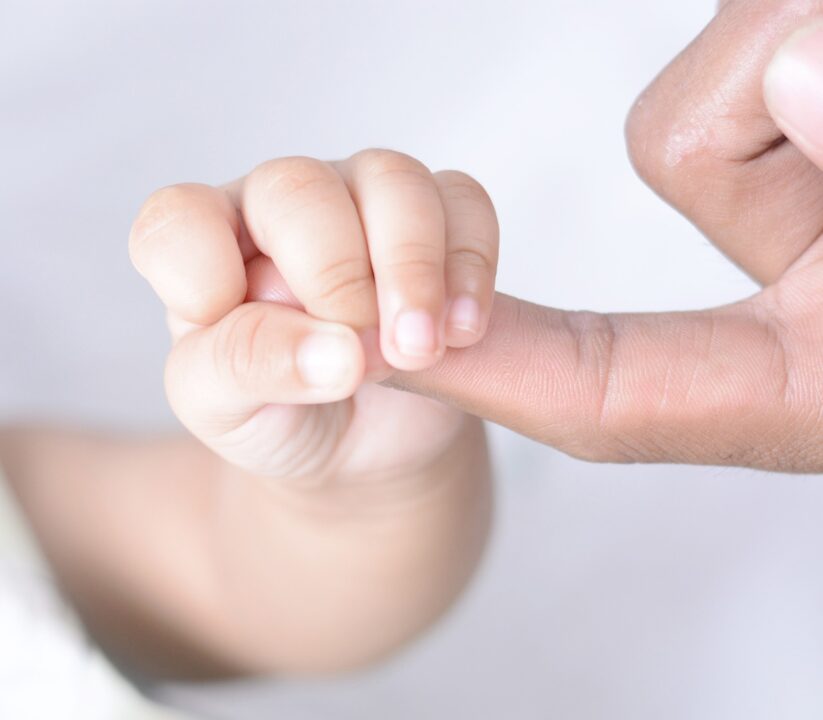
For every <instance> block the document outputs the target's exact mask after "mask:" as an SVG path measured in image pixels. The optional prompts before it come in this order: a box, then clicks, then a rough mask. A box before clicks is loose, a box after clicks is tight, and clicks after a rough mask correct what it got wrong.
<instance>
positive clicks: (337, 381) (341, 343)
mask: <svg viewBox="0 0 823 720" xmlns="http://www.w3.org/2000/svg"><path fill="white" fill-rule="evenodd" d="M353 364H354V362H353V358H352V344H351V342H350V340H348V339H347V338H346V337H345V336H343V335H341V334H339V333H334V332H317V333H313V334H312V335H308V336H307V337H306V338H304V340H303V342H301V343H300V347H299V348H298V349H297V369H298V372H299V373H300V377H302V378H303V382H305V383H306V385H310V386H311V387H315V388H318V389H330V388H335V387H338V386H340V385H343V384H344V383H345V382H346V381H347V379H348V378H349V376H350V375H351V372H352V366H353Z"/></svg>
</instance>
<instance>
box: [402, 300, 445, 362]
mask: <svg viewBox="0 0 823 720" xmlns="http://www.w3.org/2000/svg"><path fill="white" fill-rule="evenodd" d="M394 344H395V345H396V346H397V349H398V350H399V351H400V352H401V353H402V354H403V355H409V356H413V357H422V356H426V355H433V354H434V353H436V352H437V333H436V331H435V327H434V320H433V318H432V316H431V315H430V314H429V313H427V312H425V311H424V310H404V311H403V312H401V313H400V314H399V315H398V316H397V317H396V318H395V320H394Z"/></svg>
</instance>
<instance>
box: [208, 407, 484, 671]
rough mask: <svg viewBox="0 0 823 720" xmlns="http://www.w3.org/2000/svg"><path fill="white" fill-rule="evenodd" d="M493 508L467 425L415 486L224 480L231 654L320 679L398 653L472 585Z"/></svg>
mask: <svg viewBox="0 0 823 720" xmlns="http://www.w3.org/2000/svg"><path fill="white" fill-rule="evenodd" d="M490 500H491V492H490V482H489V466H488V458H487V454H486V445H485V438H484V433H483V428H482V425H481V423H480V422H479V421H477V420H476V419H474V418H466V419H465V423H464V426H463V428H462V430H461V431H460V432H459V433H458V435H457V437H456V440H455V442H454V443H453V444H452V445H451V446H450V447H449V448H448V449H447V451H446V452H445V453H444V454H443V455H442V456H441V457H440V458H439V459H438V460H437V462H436V464H435V465H434V466H432V467H429V468H426V469H425V470H421V471H419V472H418V473H417V474H415V475H413V476H405V477H392V478H386V477H379V478H378V477H375V478H369V479H365V478H364V479H361V480H358V481H355V482H350V483H340V484H335V483H334V482H333V481H332V482H326V483H323V484H320V485H319V486H317V487H314V488H312V487H310V486H309V487H307V486H306V485H301V487H298V488H295V487H291V486H289V485H287V484H286V485H284V484H281V483H274V484H271V483H267V482H265V481H261V480H260V479H259V478H253V477H249V476H239V475H238V474H237V473H235V472H233V471H231V470H227V472H226V474H225V475H224V476H223V477H222V478H221V479H220V480H219V481H218V483H217V496H216V503H215V508H216V510H217V512H216V514H215V517H214V539H215V542H214V546H213V547H214V552H215V557H216V561H217V567H218V571H219V572H220V582H219V586H220V587H221V588H222V589H223V591H224V592H225V598H224V601H223V602H224V603H225V606H226V607H228V608H231V609H232V610H231V614H230V615H231V616H230V617H228V618H227V619H228V620H229V622H227V623H226V624H225V627H224V637H223V641H224V642H225V644H226V652H227V654H231V655H236V656H237V658H238V659H239V660H241V662H245V663H248V666H249V667H250V669H252V670H267V669H271V670H275V671H277V670H280V671H296V672H326V671H333V670H338V669H343V668H349V667H354V666H358V665H362V664H364V663H368V662H370V661H373V660H375V659H377V658H379V657H380V656H382V655H385V654H386V653H387V652H390V651H391V650H393V649H395V648H397V647H398V646H400V645H402V644H403V643H404V642H405V641H407V640H409V639H410V638H412V637H413V636H415V635H416V634H417V633H419V632H420V631H421V630H422V629H424V628H425V627H426V626H428V625H429V624H430V623H431V622H432V621H433V620H434V619H435V618H436V617H438V616H439V615H440V614H441V613H442V612H443V611H444V610H445V609H446V608H447V607H448V606H449V605H450V604H451V602H452V600H453V599H454V598H455V597H456V596H457V594H458V593H459V592H460V590H461V589H462V588H463V586H464V585H465V583H466V581H467V580H468V578H469V577H470V576H471V573H472V571H473V570H474V568H475V566H476V563H477V561H478V559H479V556H480V554H481V551H482V549H483V546H484V543H485V539H486V536H487V532H488V526H489V516H490V508H491V502H490Z"/></svg>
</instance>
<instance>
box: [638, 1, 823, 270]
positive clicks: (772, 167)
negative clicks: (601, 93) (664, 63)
mask: <svg viewBox="0 0 823 720" xmlns="http://www.w3.org/2000/svg"><path fill="white" fill-rule="evenodd" d="M821 13H823V2H821V0H809V2H796V1H794V0H730V1H729V2H726V3H723V4H722V5H721V7H720V10H719V12H718V14H717V16H716V17H715V19H714V20H713V21H712V22H711V23H710V24H709V25H708V27H706V29H705V30H704V31H703V32H702V33H701V34H700V35H699V36H698V37H697V38H696V39H695V40H694V42H692V43H691V45H689V47H688V48H686V49H685V50H684V51H683V52H682V53H681V54H680V55H679V56H678V57H677V58H676V59H675V60H674V61H673V62H672V63H671V64H670V65H669V66H668V67H667V68H666V69H665V70H664V71H663V72H662V73H661V74H660V75H659V76H658V77H657V78H656V79H655V80H654V81H653V82H652V84H651V85H650V86H649V88H648V89H647V90H646V91H645V92H643V94H642V95H641V96H640V97H639V98H638V100H637V102H636V103H635V105H634V107H633V109H632V112H631V113H630V115H629V119H628V122H627V125H626V136H627V141H628V146H629V152H630V156H631V158H632V161H633V163H634V165H635V168H636V169H637V171H638V173H639V174H640V175H641V177H643V178H644V179H645V180H646V181H647V182H648V183H649V184H650V185H651V187H652V188H653V189H654V190H655V191H656V192H658V193H659V194H660V195H661V196H662V197H663V198H664V199H666V200H667V201H668V202H670V203H671V204H672V205H673V206H674V207H675V208H677V209H678V210H680V211H681V212H682V213H684V214H685V215H686V216H687V217H688V218H689V219H691V220H692V221H693V222H694V223H695V224H696V225H697V226H698V227H699V228H700V229H701V230H703V231H704V232H705V233H706V235H707V236H708V237H709V238H710V239H711V240H712V241H713V242H714V243H715V244H717V245H718V247H720V248H721V249H722V250H723V251H724V252H725V253H726V254H727V255H728V256H729V257H730V258H731V259H732V260H734V261H735V262H736V263H737V264H738V265H740V266H741V267H742V268H743V269H745V270H746V271H747V272H748V273H749V274H751V275H752V276H753V277H754V278H756V279H758V280H759V281H761V282H763V283H770V282H773V281H774V280H776V279H777V278H778V277H780V275H781V274H782V273H783V272H784V271H785V270H786V268H788V267H789V266H790V265H791V264H792V263H793V262H794V261H795V260H796V259H797V258H798V257H799V256H800V255H801V254H802V253H803V252H804V251H805V250H806V249H807V248H808V247H809V245H810V244H811V243H812V242H813V241H814V240H815V239H816V238H817V237H818V236H819V235H820V233H821V231H822V230H823V173H821V171H820V170H819V169H818V168H817V167H815V165H814V164H813V163H811V162H809V160H808V159H807V158H806V157H805V156H804V155H803V153H801V152H800V150H799V149H798V148H797V147H795V145H794V144H792V143H789V142H785V138H784V136H783V133H782V131H781V129H780V128H778V126H777V125H776V124H775V122H774V120H773V119H772V117H771V115H770V114H769V111H768V109H767V107H766V104H765V102H764V99H763V90H762V80H763V74H764V71H765V68H766V66H767V64H768V62H769V60H770V59H771V57H772V55H773V54H774V52H775V50H776V48H777V47H778V46H779V45H780V44H781V42H782V41H783V40H784V39H785V38H786V37H788V36H789V35H790V34H791V33H792V32H793V31H794V30H795V29H796V28H798V27H799V26H801V25H804V24H805V23H807V22H808V21H809V19H810V18H813V17H815V16H817V15H820V14H821ZM786 218H791V222H788V223H787V222H786Z"/></svg>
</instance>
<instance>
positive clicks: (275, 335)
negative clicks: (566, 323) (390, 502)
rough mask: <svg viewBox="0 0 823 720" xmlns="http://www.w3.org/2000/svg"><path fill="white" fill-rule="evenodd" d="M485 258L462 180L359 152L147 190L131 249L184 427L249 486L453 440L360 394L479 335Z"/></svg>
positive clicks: (489, 291) (403, 462)
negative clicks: (159, 315) (155, 305)
mask: <svg viewBox="0 0 823 720" xmlns="http://www.w3.org/2000/svg"><path fill="white" fill-rule="evenodd" d="M497 244H498V227H497V221H496V218H495V213H494V209H493V206H492V204H491V201H490V200H489V198H488V195H487V194H486V193H485V191H484V190H483V188H482V187H481V186H480V185H479V184H478V183H477V182H476V181H475V180H473V179H472V178H470V177H468V176H467V175H465V174H464V173H460V172H455V171H442V172H438V173H434V174H432V173H431V172H429V170H428V169H427V168H426V167H425V166H424V165H422V164H421V163H420V162H418V161H417V160H414V159H413V158H411V157H408V156H407V155H403V154H401V153H396V152H391V151H386V150H366V151H362V152H359V153H357V154H355V155H353V156H352V157H350V158H348V159H346V160H343V161H339V162H323V161H320V160H315V159H311V158H305V157H291V158H282V159H277V160H271V161H269V162H266V163H263V164H262V165H260V166H259V167H257V168H256V169H255V170H253V171H252V172H251V173H250V174H249V175H247V176H246V177H244V178H242V179H240V180H237V181H235V182H233V183H229V184H228V185H225V186H222V187H219V188H215V187H210V186H206V185H194V184H185V185H176V186H172V187H168V188H164V189H162V190H159V191H157V192H155V193H154V194H153V195H152V196H151V197H150V198H149V199H148V200H147V201H146V203H145V204H144V206H143V208H142V209H141V210H140V213H139V215H138V217H137V219H136V221H135V223H134V225H133V227H132V231H131V235H130V239H129V250H130V254H131V258H132V261H133V262H134V264H135V266H136V267H137V269H138V271H139V272H140V273H141V274H142V275H144V276H145V277H146V278H147V279H148V281H149V282H150V283H151V285H152V287H153V288H154V290H155V291H156V292H157V294H158V295H159V297H160V299H161V300H162V301H163V302H164V304H165V305H166V307H167V309H168V319H169V325H170V328H171V330H172V336H173V339H174V347H173V349H172V351H171V353H170V355H169V359H168V362H167V367H166V388H167V393H168V396H169V400H170V402H171V405H172V407H173V409H174V410H175V412H176V414H177V415H178V417H179V418H180V420H181V421H182V422H183V423H184V425H186V426H187V427H188V428H189V429H190V430H191V431H192V432H193V433H194V434H195V435H196V436H197V437H199V438H200V439H201V440H202V441H203V442H204V443H206V444H207V445H209V446H210V447H211V448H212V449H214V450H215V451H216V452H217V453H218V454H220V455H221V456H223V457H224V458H225V459H227V460H229V461H230V462H232V463H234V464H236V465H238V466H240V467H242V468H245V469H247V470H251V471H254V472H256V473H262V474H266V475H270V476H278V477H305V476H312V477H315V476H321V477H322V476H326V475H330V474H333V475H334V476H335V477H339V476H347V475H361V474H363V473H372V472H375V471H382V470H389V469H391V470H392V471H393V472H394V471H398V472H400V471H402V470H404V469H406V468H409V467H412V466H415V467H416V466H418V465H421V464H425V463H426V462H427V461H428V460H430V459H432V458H434V457H436V456H437V455H438V454H440V453H442V451H443V449H444V447H445V446H446V445H447V444H448V442H450V441H451V439H452V438H453V437H454V436H455V431H456V429H457V428H458V427H459V426H460V424H461V422H462V416H461V415H460V413H458V412H457V411H454V410H450V409H447V408H446V407H445V406H442V405H439V404H438V403H435V402H433V401H431V400H428V399H425V398H421V397H416V396H412V395H407V394H404V393H400V392H397V391H394V390H390V389H387V388H384V387H381V386H379V385H376V384H374V382H375V381H380V380H383V379H386V378H387V377H388V376H390V375H391V374H392V372H393V371H394V370H395V369H396V370H405V371H410V370H411V371H414V370H421V369H423V368H427V367H430V366H431V365H433V364H435V363H436V362H437V361H438V360H439V359H440V358H441V356H442V355H443V353H444V351H445V348H446V347H466V346H469V345H472V344H473V343H476V342H477V341H478V340H480V339H481V338H482V337H483V334H484V332H485V329H486V325H487V322H488V317H489V313H490V310H491V304H492V297H493V291H494V275H495V269H496V263H497Z"/></svg>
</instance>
